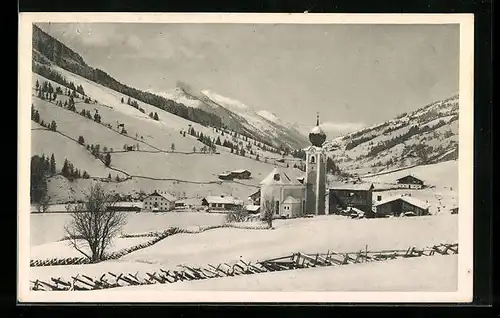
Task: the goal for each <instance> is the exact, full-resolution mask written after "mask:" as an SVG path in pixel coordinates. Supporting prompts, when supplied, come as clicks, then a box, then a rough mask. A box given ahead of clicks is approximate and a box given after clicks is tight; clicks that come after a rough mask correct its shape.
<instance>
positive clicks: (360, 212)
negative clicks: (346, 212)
mask: <svg viewBox="0 0 500 318" xmlns="http://www.w3.org/2000/svg"><path fill="white" fill-rule="evenodd" d="M350 209H351V211H353V212H356V213H358V214H364V213H365V211H363V210H360V209H358V208H355V207H351V208H350Z"/></svg>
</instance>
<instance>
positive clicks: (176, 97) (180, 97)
mask: <svg viewBox="0 0 500 318" xmlns="http://www.w3.org/2000/svg"><path fill="white" fill-rule="evenodd" d="M147 92H149V93H151V94H155V95H158V96H161V97H163V98H166V99H169V100H173V101H174V102H176V103H179V104H183V105H185V106H187V107H193V108H199V107H201V106H202V103H201V102H200V101H199V100H197V99H193V98H191V96H189V95H188V94H186V92H185V91H184V90H183V89H182V88H180V87H176V88H174V89H170V90H167V91H164V92H157V91H153V90H151V89H148V90H147Z"/></svg>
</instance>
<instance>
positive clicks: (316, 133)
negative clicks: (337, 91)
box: [309, 113, 326, 147]
mask: <svg viewBox="0 0 500 318" xmlns="http://www.w3.org/2000/svg"><path fill="white" fill-rule="evenodd" d="M325 140H326V135H325V133H324V132H323V130H321V128H320V127H319V113H316V127H314V128H313V129H312V130H311V132H310V133H309V141H310V142H311V144H312V145H313V146H316V147H321V146H323V143H324V142H325Z"/></svg>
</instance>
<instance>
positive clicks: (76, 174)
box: [61, 159, 90, 181]
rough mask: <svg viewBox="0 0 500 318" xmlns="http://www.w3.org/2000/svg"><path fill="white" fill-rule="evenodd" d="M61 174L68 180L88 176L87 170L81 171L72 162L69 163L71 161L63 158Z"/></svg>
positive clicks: (86, 177)
mask: <svg viewBox="0 0 500 318" xmlns="http://www.w3.org/2000/svg"><path fill="white" fill-rule="evenodd" d="M61 175H63V176H64V177H65V178H66V179H68V180H69V181H73V180H75V179H80V178H84V179H88V178H90V176H89V174H88V173H87V171H83V173H82V172H81V171H80V170H79V169H77V168H75V166H74V165H73V163H71V161H69V160H68V159H64V164H63V167H62V169H61Z"/></svg>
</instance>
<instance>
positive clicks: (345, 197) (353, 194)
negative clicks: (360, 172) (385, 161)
mask: <svg viewBox="0 0 500 318" xmlns="http://www.w3.org/2000/svg"><path fill="white" fill-rule="evenodd" d="M373 189H374V186H373V184H372V183H355V184H340V185H336V186H334V187H331V188H330V189H329V194H328V198H329V201H328V203H329V205H328V206H329V211H328V214H337V213H338V212H339V210H345V209H348V208H356V209H359V210H361V211H363V212H364V213H365V215H366V216H367V217H369V216H370V214H371V212H372V193H373Z"/></svg>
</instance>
